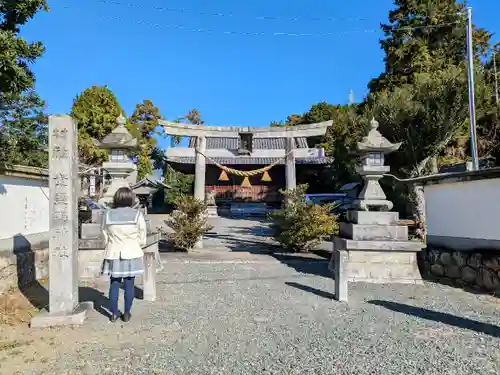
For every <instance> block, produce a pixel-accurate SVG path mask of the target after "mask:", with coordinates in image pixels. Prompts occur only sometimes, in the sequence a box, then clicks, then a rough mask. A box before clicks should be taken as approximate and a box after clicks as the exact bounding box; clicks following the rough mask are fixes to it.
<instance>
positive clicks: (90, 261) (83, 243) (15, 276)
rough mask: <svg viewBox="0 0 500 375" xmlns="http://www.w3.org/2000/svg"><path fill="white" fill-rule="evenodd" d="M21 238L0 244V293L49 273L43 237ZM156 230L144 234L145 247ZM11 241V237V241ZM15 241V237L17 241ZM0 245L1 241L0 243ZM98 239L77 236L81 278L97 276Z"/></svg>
mask: <svg viewBox="0 0 500 375" xmlns="http://www.w3.org/2000/svg"><path fill="white" fill-rule="evenodd" d="M30 240H31V242H29V241H25V242H23V246H19V247H16V248H12V246H11V248H10V249H6V248H3V249H2V248H1V247H0V294H2V293H5V292H6V291H7V290H9V289H10V288H12V287H16V286H24V285H27V284H29V283H32V282H34V281H36V280H40V279H43V278H46V277H49V248H48V242H47V241H40V242H35V241H34V240H33V239H30ZM158 240H159V237H158V235H157V234H150V235H148V241H147V244H146V247H145V248H148V247H150V246H153V245H154V244H157V243H158ZM11 242H12V241H11ZM18 242H19V241H18ZM0 245H1V244H0ZM103 248H104V246H103V244H102V240H80V250H79V251H78V274H79V277H80V278H82V279H92V278H96V277H99V274H100V271H101V265H102V260H103V259H104V249H103Z"/></svg>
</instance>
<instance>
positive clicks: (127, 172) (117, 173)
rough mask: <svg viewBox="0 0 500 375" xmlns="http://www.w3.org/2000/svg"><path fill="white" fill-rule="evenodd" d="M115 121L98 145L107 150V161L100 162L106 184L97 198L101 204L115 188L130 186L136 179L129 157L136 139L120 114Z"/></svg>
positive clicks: (135, 145) (109, 200) (135, 168)
mask: <svg viewBox="0 0 500 375" xmlns="http://www.w3.org/2000/svg"><path fill="white" fill-rule="evenodd" d="M116 123H117V126H116V128H115V129H114V130H113V131H112V132H111V133H109V134H108V135H107V136H105V137H104V138H103V139H102V141H100V142H99V147H100V148H102V149H105V150H107V151H108V161H107V162H104V163H103V164H102V168H103V169H104V171H105V173H106V184H107V185H108V188H107V190H106V193H105V194H104V196H103V197H102V198H101V199H100V200H99V202H101V203H103V204H109V203H110V202H111V201H112V199H113V195H114V194H115V192H116V190H118V189H119V188H121V187H123V186H126V187H130V185H132V184H135V183H136V180H137V166H136V165H135V163H134V162H133V161H132V160H131V158H130V153H131V151H132V150H135V149H136V148H137V139H135V138H134V137H132V135H131V134H130V133H129V131H128V130H127V128H126V127H125V123H126V119H125V117H124V116H123V115H122V114H121V115H120V116H119V117H118V118H117V119H116ZM108 176H109V179H108V178H107V177H108Z"/></svg>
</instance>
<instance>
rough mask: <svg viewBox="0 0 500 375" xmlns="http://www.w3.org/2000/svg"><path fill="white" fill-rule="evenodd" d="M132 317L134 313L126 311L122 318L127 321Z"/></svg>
mask: <svg viewBox="0 0 500 375" xmlns="http://www.w3.org/2000/svg"><path fill="white" fill-rule="evenodd" d="M130 318H132V315H131V314H130V313H129V312H126V313H124V314H123V315H122V320H123V321H124V322H125V323H127V322H128V321H130Z"/></svg>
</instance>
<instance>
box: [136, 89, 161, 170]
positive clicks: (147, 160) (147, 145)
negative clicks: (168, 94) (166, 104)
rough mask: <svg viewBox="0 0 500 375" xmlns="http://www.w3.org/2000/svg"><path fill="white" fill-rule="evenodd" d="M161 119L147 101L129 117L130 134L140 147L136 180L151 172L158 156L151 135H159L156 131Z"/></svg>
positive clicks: (152, 105)
mask: <svg viewBox="0 0 500 375" xmlns="http://www.w3.org/2000/svg"><path fill="white" fill-rule="evenodd" d="M161 119H162V116H161V114H160V110H159V109H158V107H156V106H155V105H154V104H153V102H152V101H151V100H149V99H146V100H144V101H143V102H142V103H140V104H137V105H136V106H135V111H134V113H133V114H132V116H130V119H129V124H130V128H131V129H133V130H132V131H131V133H132V134H133V135H135V136H136V137H137V139H138V140H139V143H140V145H141V148H142V151H141V153H140V155H139V160H138V162H137V170H138V178H139V179H142V178H144V177H145V176H147V175H149V174H151V173H152V172H153V164H152V162H151V158H153V160H155V163H156V164H158V162H157V161H156V160H157V159H158V155H159V154H160V152H159V150H157V147H156V139H155V138H154V137H153V135H155V134H156V135H159V134H161V133H160V132H159V131H157V130H156V128H157V126H158V121H159V120H161Z"/></svg>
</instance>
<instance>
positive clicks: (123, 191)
mask: <svg viewBox="0 0 500 375" xmlns="http://www.w3.org/2000/svg"><path fill="white" fill-rule="evenodd" d="M134 203H135V194H134V192H133V191H132V190H130V189H129V188H128V187H125V186H124V187H121V188H119V189H118V190H117V191H116V193H115V195H114V196H113V207H114V208H118V207H132V206H133V205H134Z"/></svg>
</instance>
